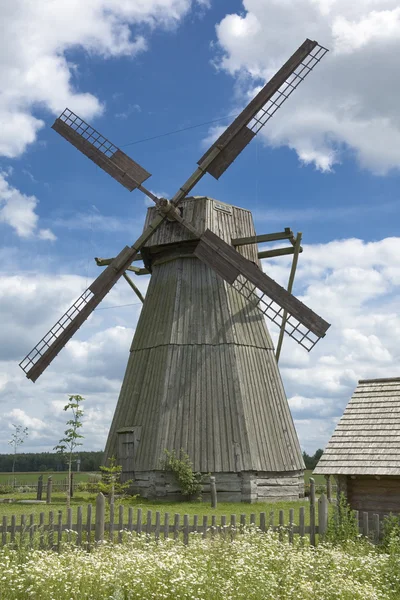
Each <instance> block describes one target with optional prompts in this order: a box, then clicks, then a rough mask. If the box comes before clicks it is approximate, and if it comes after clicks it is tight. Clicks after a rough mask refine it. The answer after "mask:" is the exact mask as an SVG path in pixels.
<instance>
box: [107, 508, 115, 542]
mask: <svg viewBox="0 0 400 600" xmlns="http://www.w3.org/2000/svg"><path fill="white" fill-rule="evenodd" d="M114 519H115V513H114V502H110V521H109V524H108V535H109V539H110V542H111V543H113V541H114Z"/></svg>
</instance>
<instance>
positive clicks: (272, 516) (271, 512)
mask: <svg viewBox="0 0 400 600" xmlns="http://www.w3.org/2000/svg"><path fill="white" fill-rule="evenodd" d="M274 518H275V513H274V511H273V510H270V512H269V528H270V529H273V528H274Z"/></svg>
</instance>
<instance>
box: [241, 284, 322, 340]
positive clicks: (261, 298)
mask: <svg viewBox="0 0 400 600" xmlns="http://www.w3.org/2000/svg"><path fill="white" fill-rule="evenodd" d="M232 287H234V288H235V290H236V291H238V292H239V294H241V295H242V296H244V297H245V298H246V300H248V301H249V302H250V303H251V304H252V306H257V307H258V309H259V310H260V311H261V312H262V313H263V315H265V316H266V317H267V318H268V319H269V320H270V321H272V322H273V323H275V324H276V325H278V327H282V324H283V322H284V321H285V328H284V329H285V333H287V334H288V335H289V336H290V337H291V338H293V339H294V340H295V341H296V342H297V343H298V344H300V346H303V348H305V349H306V350H307V351H308V352H310V350H312V349H313V348H314V346H315V344H316V343H317V342H318V341H319V340H320V339H321V337H323V336H321V335H317V334H316V333H314V332H313V331H311V329H309V328H308V327H306V326H305V325H303V324H302V323H301V322H300V321H299V320H298V319H297V318H296V317H295V316H293V315H292V314H289V315H288V314H287V311H286V309H284V308H282V306H280V305H279V304H277V303H276V302H275V301H274V300H272V298H270V297H269V296H267V295H266V294H265V293H263V292H262V291H260V290H258V289H257V287H256V286H255V285H253V284H252V283H251V282H250V281H249V280H248V279H246V277H244V276H243V275H239V277H238V278H237V279H236V281H234V283H233V284H232ZM285 313H286V314H285Z"/></svg>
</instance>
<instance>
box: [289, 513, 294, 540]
mask: <svg viewBox="0 0 400 600" xmlns="http://www.w3.org/2000/svg"><path fill="white" fill-rule="evenodd" d="M293 529H294V508H290V509H289V543H290V544H293V539H294V535H293Z"/></svg>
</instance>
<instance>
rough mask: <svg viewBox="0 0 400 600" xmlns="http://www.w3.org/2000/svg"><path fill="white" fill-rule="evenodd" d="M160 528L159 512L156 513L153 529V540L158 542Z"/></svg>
mask: <svg viewBox="0 0 400 600" xmlns="http://www.w3.org/2000/svg"><path fill="white" fill-rule="evenodd" d="M160 528H161V515H160V512H159V511H158V510H157V511H156V525H155V529H154V538H155V540H156V541H157V542H158V540H159V539H160Z"/></svg>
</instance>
